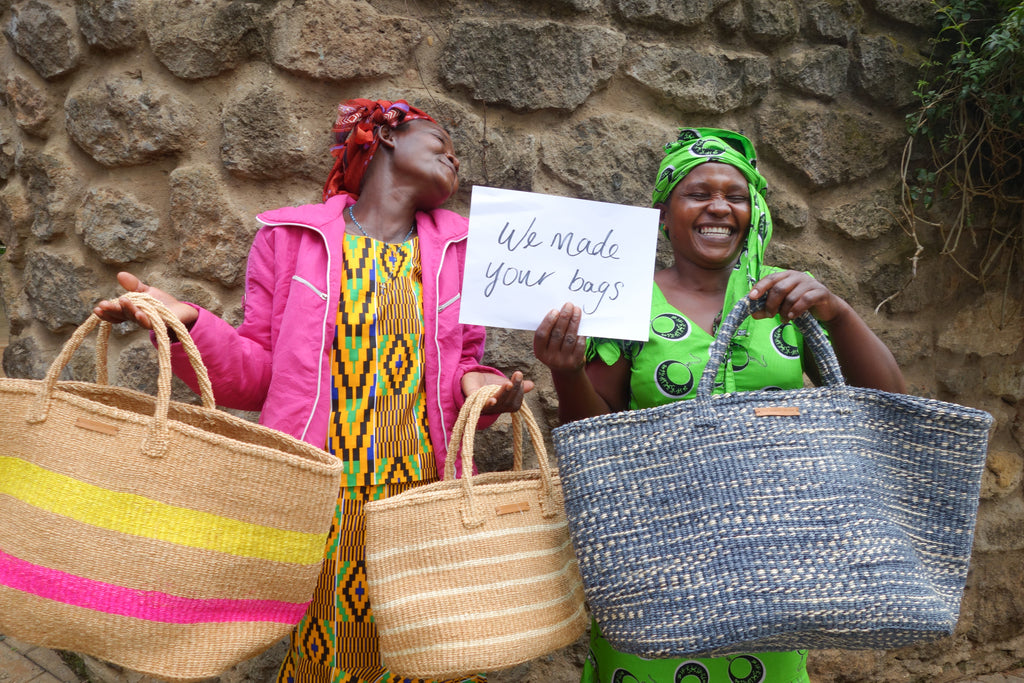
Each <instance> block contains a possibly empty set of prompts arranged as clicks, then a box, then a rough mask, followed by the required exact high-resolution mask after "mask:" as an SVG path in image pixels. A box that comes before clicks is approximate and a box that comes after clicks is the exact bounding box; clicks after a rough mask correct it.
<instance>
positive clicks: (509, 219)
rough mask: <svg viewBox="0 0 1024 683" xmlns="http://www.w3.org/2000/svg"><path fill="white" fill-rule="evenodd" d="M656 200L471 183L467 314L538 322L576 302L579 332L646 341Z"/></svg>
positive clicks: (510, 323) (526, 325) (480, 319)
mask: <svg viewBox="0 0 1024 683" xmlns="http://www.w3.org/2000/svg"><path fill="white" fill-rule="evenodd" d="M657 239H658V212H657V211H656V210H655V209H647V208H638V207H634V206H622V205H619V204H608V203H605V202H594V201H588V200H585V199H572V198H569V197H556V196H553V195H544V194H537V193H534V192H519V191H516V190H500V189H496V188H492V187H480V186H474V187H473V195H472V203H471V205H470V211H469V244H468V246H467V250H466V270H465V275H464V277H463V285H462V302H461V307H460V314H459V321H460V322H462V323H467V324H475V325H487V326H490V327H508V328H513V329H519V330H535V329H537V326H538V325H539V324H540V322H541V320H543V319H544V316H545V315H547V313H548V311H550V310H551V309H553V308H560V307H561V306H562V304H564V303H565V302H567V301H569V302H572V303H574V304H576V305H577V306H579V307H580V308H581V309H582V310H583V320H582V321H581V322H580V334H581V335H585V336H598V337H609V338H614V339H635V340H640V341H646V340H647V338H648V334H649V327H650V312H651V288H652V286H653V284H652V283H653V278H654V257H655V248H656V243H657Z"/></svg>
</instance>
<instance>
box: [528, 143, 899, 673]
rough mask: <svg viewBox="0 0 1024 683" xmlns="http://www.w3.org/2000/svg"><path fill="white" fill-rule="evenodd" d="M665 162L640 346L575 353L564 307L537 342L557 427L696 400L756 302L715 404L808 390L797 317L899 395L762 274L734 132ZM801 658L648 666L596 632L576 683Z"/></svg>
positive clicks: (766, 220) (853, 378) (750, 183)
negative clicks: (721, 339)
mask: <svg viewBox="0 0 1024 683" xmlns="http://www.w3.org/2000/svg"><path fill="white" fill-rule="evenodd" d="M665 151H666V155H665V158H664V159H663V160H662V162H661V165H660V168H659V169H658V176H657V180H656V183H655V188H654V192H653V196H652V200H653V206H654V208H656V209H658V210H659V211H660V213H661V229H662V233H663V234H664V235H665V236H666V237H667V238H668V240H669V242H670V244H671V245H672V253H673V256H674V263H673V264H672V265H671V266H669V267H668V268H666V269H664V270H660V271H658V272H656V273H655V275H654V286H653V292H652V304H651V316H650V317H651V326H650V337H649V339H648V341H646V342H631V341H623V340H614V339H589V340H586V339H583V338H581V337H580V336H579V335H578V334H577V331H578V328H579V322H580V319H581V316H582V312H581V310H580V308H579V307H577V306H574V305H573V304H571V303H567V304H565V305H564V306H563V307H562V308H561V310H554V311H551V312H550V313H549V314H548V315H547V317H546V318H545V319H544V321H543V322H542V323H541V324H540V326H539V327H538V328H537V331H536V334H535V336H534V354H535V355H536V356H537V358H538V359H539V360H541V361H542V362H543V363H544V364H545V365H547V366H548V368H549V369H550V371H551V375H552V379H553V382H554V386H555V389H556V391H557V392H558V397H559V417H560V419H561V420H562V421H563V422H570V421H573V420H579V419H583V418H586V417H591V416H594V415H600V414H604V413H609V412H616V411H622V410H634V409H638V408H647V407H651V406H656V405H662V404H665V403H669V402H672V401H679V400H688V399H691V398H693V397H694V396H695V395H696V391H697V382H698V380H699V379H700V376H701V374H702V372H703V370H704V366H705V365H706V364H707V362H708V349H709V347H710V345H711V342H712V341H713V340H714V335H715V332H716V331H717V327H718V324H719V322H720V321H721V319H722V317H723V316H724V315H726V314H727V313H728V312H729V311H730V310H731V309H732V307H733V304H735V303H736V301H738V300H739V299H740V298H742V297H743V296H745V295H748V294H749V295H750V296H751V297H753V298H759V297H761V296H767V304H766V307H765V310H764V311H762V312H760V313H757V314H754V316H752V317H751V318H748V319H747V320H746V321H745V322H744V323H743V324H742V325H741V327H740V329H739V331H738V332H737V334H736V335H735V337H734V339H733V342H732V344H731V345H730V352H729V357H728V358H727V361H726V362H725V363H723V366H722V369H721V370H720V372H719V375H718V377H717V378H716V383H715V388H714V391H715V392H716V393H722V392H733V391H750V390H756V389H763V388H767V387H777V388H781V389H795V388H799V387H802V386H803V382H804V379H803V377H804V374H805V373H806V374H807V375H808V376H809V377H810V378H811V379H812V381H815V380H817V370H816V368H815V365H814V361H813V358H811V357H810V355H809V354H808V353H807V352H806V351H805V349H804V346H803V341H802V337H801V335H800V334H799V332H798V331H797V330H796V328H795V327H794V326H793V325H792V324H791V321H792V320H793V319H794V318H796V317H797V316H800V315H802V314H803V313H805V312H807V311H810V312H811V314H812V315H814V316H815V318H817V319H818V321H819V322H820V323H821V324H822V326H823V327H824V328H825V330H826V332H827V333H828V335H829V338H830V340H831V342H832V344H833V347H834V348H835V351H836V356H837V357H838V359H839V363H840V366H841V367H842V370H843V373H844V375H845V377H846V379H847V382H848V383H849V384H851V385H854V386H861V387H871V388H875V389H882V390H885V391H891V392H903V391H904V390H905V385H904V381H903V376H902V374H901V373H900V370H899V368H898V367H897V365H896V361H895V359H894V358H893V356H892V353H891V352H890V351H889V349H888V348H887V347H886V346H885V344H884V343H882V341H881V340H880V339H879V338H878V337H877V336H876V335H875V334H874V333H873V332H872V331H871V330H870V328H869V327H868V326H867V324H866V323H865V322H864V321H863V319H861V317H860V316H859V315H858V314H857V313H856V311H854V309H853V308H852V307H851V306H850V305H849V304H848V303H847V302H846V301H844V300H843V299H841V298H839V297H838V296H836V295H835V294H834V293H832V292H831V291H830V290H829V289H828V288H827V287H826V286H825V285H824V284H823V283H821V282H820V281H818V280H816V279H814V278H813V277H811V276H810V275H808V274H806V273H801V272H797V271H792V270H783V269H780V268H774V267H770V266H767V265H765V264H764V253H765V248H766V247H767V245H768V242H769V240H770V239H771V235H772V221H771V214H770V213H769V211H768V207H767V204H766V203H765V189H766V187H767V183H766V181H765V179H764V177H763V176H762V175H761V174H760V173H759V172H758V171H757V168H756V163H757V162H756V156H755V152H754V148H753V145H752V144H751V143H750V141H749V140H747V138H745V137H744V136H742V135H739V134H738V133H734V132H732V131H726V130H721V129H714V128H696V129H694V128H685V129H681V130H680V135H679V138H678V140H676V141H674V142H672V143H670V144H668V145H666V147H665ZM680 609H681V610H685V609H686V606H685V605H680ZM806 657H807V653H806V651H797V652H767V653H749V654H740V655H734V656H728V657H716V658H704V659H691V660H664V659H663V660H648V659H644V658H641V657H637V656H634V655H630V654H626V653H623V652H619V651H617V650H615V648H613V647H612V646H611V645H610V644H609V643H608V641H607V640H605V639H604V638H603V637H602V635H601V632H600V628H599V626H598V625H597V624H596V623H595V624H594V625H593V626H592V628H591V637H590V652H589V656H588V657H587V661H586V664H585V666H584V670H583V678H582V681H583V683H612V682H613V681H614V683H623V682H631V681H643V682H644V683H690V682H691V681H692V682H694V683H698V682H700V683H719V682H721V683H737V682H743V683H790V682H800V681H807V680H808V678H807V671H806Z"/></svg>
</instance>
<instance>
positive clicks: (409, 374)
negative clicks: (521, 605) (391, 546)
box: [278, 235, 486, 683]
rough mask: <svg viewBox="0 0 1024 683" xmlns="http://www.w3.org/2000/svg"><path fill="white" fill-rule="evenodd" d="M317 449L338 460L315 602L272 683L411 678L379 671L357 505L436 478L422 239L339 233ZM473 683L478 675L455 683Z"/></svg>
mask: <svg viewBox="0 0 1024 683" xmlns="http://www.w3.org/2000/svg"><path fill="white" fill-rule="evenodd" d="M342 256H343V263H344V264H345V265H344V268H345V271H344V273H343V274H342V292H341V300H340V303H339V305H338V318H337V331H336V333H335V338H334V348H333V353H332V363H331V374H332V378H333V379H332V397H331V419H330V423H329V426H328V433H327V444H326V449H327V450H328V451H329V452H331V453H334V454H335V455H337V456H338V457H339V458H340V459H341V460H342V462H343V463H344V469H343V474H342V484H341V492H340V494H339V496H338V505H337V508H336V510H335V515H334V522H333V524H332V525H331V530H330V534H329V535H328V538H327V549H326V554H325V558H324V565H323V569H322V570H321V572H320V579H319V582H318V584H317V588H316V592H315V594H314V596H313V602H312V604H311V605H310V606H309V610H308V611H307V612H306V616H305V617H304V618H303V620H302V622H301V623H300V624H299V625H298V626H296V628H295V630H294V631H293V632H292V636H291V647H290V648H289V651H288V654H287V656H286V657H285V659H284V662H283V663H282V664H281V669H280V671H279V673H278V683H413V679H408V678H403V677H401V676H400V675H396V674H391V673H390V672H388V671H387V670H385V669H384V668H383V666H382V664H381V660H380V654H379V648H378V636H377V628H376V626H375V625H374V621H373V614H372V612H371V610H370V604H369V600H368V599H367V594H366V562H365V554H366V553H365V550H366V539H365V533H366V518H365V516H364V512H363V505H364V504H365V502H366V501H370V500H380V499H382V498H387V497H388V496H393V495H395V494H397V493H401V492H402V491H406V490H408V489H410V488H412V487H414V486H418V485H420V484H425V483H429V482H431V481H435V480H436V479H437V466H436V464H435V461H434V450H433V447H432V445H431V443H430V438H429V433H428V431H427V414H426V413H427V410H426V397H425V389H424V382H423V304H422V301H423V297H422V284H423V277H422V272H421V269H420V258H419V240H418V239H416V238H413V239H412V240H409V241H407V242H403V243H400V244H388V243H386V242H380V241H377V240H373V239H370V238H367V237H362V236H358V235H345V238H344V246H343V254H342ZM462 680H465V681H467V682H478V681H479V682H482V681H485V680H486V679H485V678H484V677H483V676H474V677H472V678H468V679H462Z"/></svg>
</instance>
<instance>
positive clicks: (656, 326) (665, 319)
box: [651, 313, 690, 341]
mask: <svg viewBox="0 0 1024 683" xmlns="http://www.w3.org/2000/svg"><path fill="white" fill-rule="evenodd" d="M651 332H653V333H654V334H656V335H658V336H659V337H661V338H662V339H669V340H671V341H677V340H679V339H686V338H687V337H689V336H690V323H689V322H687V320H686V318H684V317H683V316H681V315H676V314H675V313H662V314H661V315H658V316H655V317H654V319H653V320H651Z"/></svg>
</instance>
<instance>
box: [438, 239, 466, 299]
mask: <svg viewBox="0 0 1024 683" xmlns="http://www.w3.org/2000/svg"><path fill="white" fill-rule="evenodd" d="M445 248H447V247H445ZM461 298H462V292H459V293H458V294H456V295H455V296H453V297H452V298H451V299H449V300H448V301H445V302H444V303H443V304H441V305H440V306H438V307H437V312H438V313H440V312H441V311H443V310H444V309H446V308H448V307H449V306H451V305H452V304H453V303H455V302H456V301H458V300H459V299H461Z"/></svg>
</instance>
